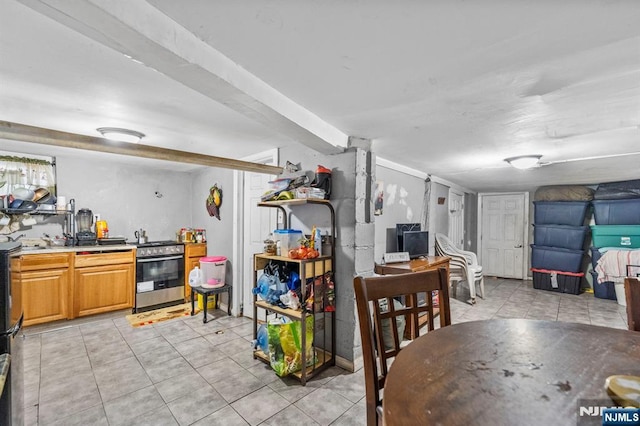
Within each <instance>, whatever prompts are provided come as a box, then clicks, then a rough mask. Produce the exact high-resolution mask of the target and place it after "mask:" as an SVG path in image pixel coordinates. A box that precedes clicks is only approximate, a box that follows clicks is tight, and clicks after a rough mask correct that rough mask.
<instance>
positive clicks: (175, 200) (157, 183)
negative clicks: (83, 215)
mask: <svg viewBox="0 0 640 426" xmlns="http://www.w3.org/2000/svg"><path fill="white" fill-rule="evenodd" d="M56 160H57V172H58V194H59V195H64V196H65V197H66V198H67V200H69V199H70V198H74V199H75V200H76V211H77V210H78V209H80V208H83V207H86V208H89V209H91V210H92V211H93V213H94V214H96V213H98V214H100V216H101V219H103V220H106V221H107V223H108V225H109V235H111V236H116V235H122V236H124V237H126V238H127V239H128V241H131V242H133V241H134V239H135V237H134V231H135V230H137V229H139V228H144V229H145V230H146V231H147V235H148V237H149V240H150V241H159V240H174V239H175V238H176V231H177V230H179V229H180V228H181V227H184V226H188V225H190V223H191V179H192V176H191V174H190V173H186V172H167V171H165V170H157V169H153V168H149V167H142V166H133V165H129V164H123V163H118V162H117V161H112V160H96V159H95V158H93V157H91V158H87V159H84V158H81V157H57V158H56ZM156 191H158V192H159V193H160V194H161V195H162V197H160V198H159V197H157V196H156V194H155V192H156Z"/></svg>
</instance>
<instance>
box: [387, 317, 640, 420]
mask: <svg viewBox="0 0 640 426" xmlns="http://www.w3.org/2000/svg"><path fill="white" fill-rule="evenodd" d="M612 375H632V376H640V333H638V332H634V331H628V330H619V329H613V328H608V327H599V326H593V325H587V324H577V323H567V322H555V321H539V320H526V319H495V320H486V321H471V322H464V323H459V324H454V325H451V326H448V327H443V328H440V329H437V330H435V331H431V332H429V333H427V334H424V335H423V336H420V337H419V338H418V339H417V340H415V341H414V342H412V343H410V344H409V345H408V346H407V347H405V348H404V349H403V350H402V351H401V352H400V354H398V356H397V357H396V359H395V360H394V361H393V364H392V365H391V368H390V370H389V374H388V376H387V379H386V383H385V387H384V399H383V409H384V420H385V424H386V425H387V426H393V425H427V424H429V425H438V424H441V425H471V424H473V425H516V424H517V425H528V424H536V425H538V424H539V425H564V424H567V425H575V424H582V423H580V422H578V420H580V421H581V422H582V421H585V422H586V421H594V419H593V418H587V417H585V414H584V412H583V415H582V416H580V415H579V412H580V409H579V407H580V406H584V405H585V404H587V405H588V404H592V403H593V404H599V405H600V404H604V406H609V407H611V406H614V403H613V401H612V400H611V398H610V397H609V396H608V394H607V392H606V389H605V380H606V379H607V377H609V376H612ZM596 420H597V422H596V423H584V424H601V423H600V421H601V417H597V418H596Z"/></svg>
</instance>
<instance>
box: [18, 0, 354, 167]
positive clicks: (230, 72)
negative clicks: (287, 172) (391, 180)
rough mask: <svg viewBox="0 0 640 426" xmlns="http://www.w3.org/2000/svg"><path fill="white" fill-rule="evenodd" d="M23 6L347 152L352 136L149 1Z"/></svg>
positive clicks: (54, 0) (241, 109) (238, 107)
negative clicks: (348, 142)
mask: <svg viewBox="0 0 640 426" xmlns="http://www.w3.org/2000/svg"><path fill="white" fill-rule="evenodd" d="M19 1H20V2H21V3H23V4H25V5H26V6H28V7H30V8H32V9H34V10H36V11H38V12H40V13H42V14H44V15H46V16H48V17H50V18H51V19H53V20H55V21H57V22H58V23H60V24H62V25H64V26H66V27H68V28H71V29H72V30H74V31H76V32H78V33H80V34H82V35H84V36H86V37H89V38H90V39H92V40H94V41H96V42H98V43H100V44H103V45H105V46H108V47H110V48H112V49H114V50H116V51H118V52H120V53H122V54H124V55H127V56H129V57H131V58H132V59H133V60H135V61H139V62H141V63H143V64H144V65H146V66H148V67H151V68H153V69H154V70H156V71H158V72H160V73H162V74H164V75H166V76H168V77H170V78H172V79H173V80H175V81H178V82H180V83H182V84H184V85H185V86H187V87H189V88H191V89H193V90H195V91H197V92H199V93H201V94H203V95H204V96H207V97H208V98H210V99H212V100H214V101H217V102H219V103H221V104H223V105H225V106H227V107H229V108H231V109H232V110H234V111H237V112H238V113H240V114H243V115H245V116H247V117H249V118H251V119H253V120H256V121H258V122H260V123H263V124H264V125H266V126H268V127H269V128H272V129H275V130H276V131H278V132H279V133H281V134H283V135H284V136H287V137H289V138H291V139H292V140H294V141H296V142H299V143H301V144H303V145H305V146H307V147H309V148H312V149H314V150H316V151H318V152H321V153H323V154H334V153H339V152H342V151H344V149H345V148H346V147H347V141H348V136H347V135H346V134H344V133H343V132H341V131H340V130H339V129H337V128H335V127H334V126H332V125H331V124H329V123H327V122H325V121H324V120H322V119H321V118H320V117H318V116H317V115H315V114H313V113H312V112H310V111H309V110H307V109H305V108H303V107H302V106H300V105H298V104H296V103H295V102H293V101H292V100H291V99H289V98H287V97H286V96H284V95H283V94H282V93H280V92H278V91H277V90H275V89H274V88H273V87H271V86H269V85H268V84H266V83H265V82H264V81H262V80H260V79H259V78H257V77H256V76H254V75H253V74H251V73H250V72H248V71H247V70H245V69H244V68H242V67H241V66H240V65H238V64H237V63H235V62H233V61H232V60H231V59H229V58H227V57H226V56H225V55H223V54H222V53H221V52H219V51H218V50H216V49H214V48H213V47H212V46H210V45H209V44H207V43H205V42H204V41H202V40H201V39H199V38H198V37H196V36H195V35H194V34H193V33H191V32H189V31H187V30H186V29H185V28H184V27H182V26H180V25H179V24H178V23H176V22H175V21H173V20H171V19H170V18H169V17H167V16H166V15H164V14H163V13H162V12H161V11H159V10H158V9H156V8H155V7H153V6H152V5H150V4H149V3H147V2H146V1H128V0H100V1H98V0H75V1H68V0H19Z"/></svg>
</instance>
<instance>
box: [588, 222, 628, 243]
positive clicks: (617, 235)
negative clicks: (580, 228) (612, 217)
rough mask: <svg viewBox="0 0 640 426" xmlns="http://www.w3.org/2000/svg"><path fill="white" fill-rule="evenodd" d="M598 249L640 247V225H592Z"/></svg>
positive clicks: (592, 232) (594, 240) (594, 241)
mask: <svg viewBox="0 0 640 426" xmlns="http://www.w3.org/2000/svg"><path fill="white" fill-rule="evenodd" d="M591 234H592V237H593V245H594V246H596V247H624V248H639V247H640V225H592V226H591Z"/></svg>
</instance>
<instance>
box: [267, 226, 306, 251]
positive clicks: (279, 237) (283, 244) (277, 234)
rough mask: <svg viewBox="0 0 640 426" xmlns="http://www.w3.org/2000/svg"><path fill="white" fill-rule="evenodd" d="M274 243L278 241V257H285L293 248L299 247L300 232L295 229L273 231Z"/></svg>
mask: <svg viewBox="0 0 640 426" xmlns="http://www.w3.org/2000/svg"><path fill="white" fill-rule="evenodd" d="M273 236H274V238H275V239H276V241H280V255H282V256H286V255H287V252H288V251H289V250H291V249H293V248H297V247H300V240H301V239H302V231H300V230H297V229H276V230H275V231H273Z"/></svg>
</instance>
